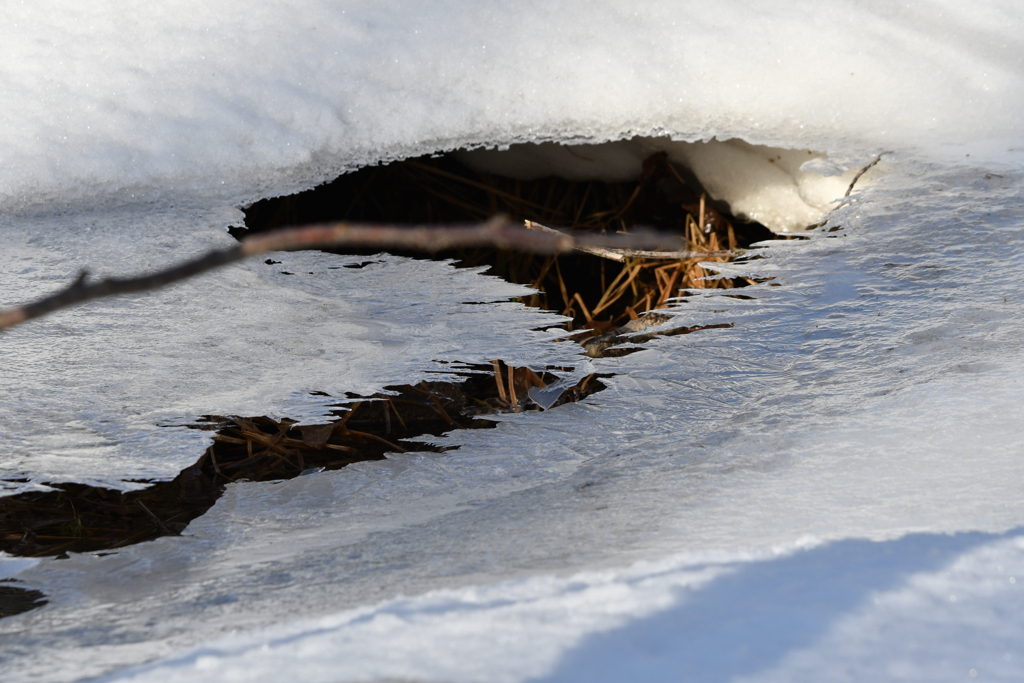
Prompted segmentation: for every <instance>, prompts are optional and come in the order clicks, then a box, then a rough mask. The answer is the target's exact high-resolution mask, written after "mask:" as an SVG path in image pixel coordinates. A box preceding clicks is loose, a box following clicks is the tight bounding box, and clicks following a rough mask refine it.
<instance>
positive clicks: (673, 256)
mask: <svg viewBox="0 0 1024 683" xmlns="http://www.w3.org/2000/svg"><path fill="white" fill-rule="evenodd" d="M525 223H526V227H527V228H529V229H530V230H537V231H540V232H543V233H547V234H550V235H565V234H566V233H564V232H562V231H560V230H555V229H553V228H549V227H547V226H546V225H541V224H540V223H536V222H534V221H525ZM615 234H617V235H620V236H621V237H628V236H629V235H623V234H622V233H615ZM609 236H610V235H609ZM677 239H678V237H677ZM576 249H577V250H578V251H584V252H586V253H588V254H593V255H594V256H600V257H602V258H606V259H611V260H612V261H620V262H621V261H625V260H626V259H627V258H644V259H660V260H663V261H682V260H683V259H691V258H708V257H711V256H740V255H742V254H743V251H742V250H740V249H730V250H724V249H723V250H719V251H645V250H640V249H628V248H616V247H589V246H577V247H576Z"/></svg>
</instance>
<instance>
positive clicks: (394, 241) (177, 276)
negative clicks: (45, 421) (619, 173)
mask: <svg viewBox="0 0 1024 683" xmlns="http://www.w3.org/2000/svg"><path fill="white" fill-rule="evenodd" d="M548 230H550V229H548ZM679 240H680V238H679V236H678V235H672V234H667V233H655V232H637V233H633V234H629V235H624V234H599V233H575V234H571V235H570V234H566V233H563V232H558V231H555V230H550V231H549V232H548V231H538V230H527V229H525V228H523V227H522V226H520V225H519V224H518V223H515V222H513V221H511V220H510V219H508V218H505V217H500V216H499V217H496V218H493V219H491V220H490V221H488V222H486V223H481V224H478V225H470V226H409V227H405V226H398V225H372V224H360V223H324V224H318V225H310V226H306V227H300V228H289V229H284V230H275V231H273V232H267V233H261V234H258V235H253V236H250V237H247V238H245V239H244V240H242V242H241V244H239V245H238V246H234V247H230V248H228V249H219V250H216V251H211V252H209V253H207V254H205V255H203V256H201V257H199V258H196V259H193V260H190V261H186V262H184V263H181V264H178V265H176V266H172V267H170V268H167V269H165V270H161V271H157V272H155V273H150V274H148V275H142V276H139V277H127V278H107V279H104V280H100V281H98V282H89V281H88V273H87V272H85V271H83V272H82V274H81V275H79V276H78V278H77V279H76V280H75V281H74V282H73V283H71V284H70V285H69V286H68V287H67V288H65V289H63V290H61V291H59V292H56V293H55V294H51V295H49V296H46V297H43V298H42V299H38V300H36V301H34V302H31V303H28V304H25V305H24V306H20V307H18V308H12V309H9V310H6V311H0V330H4V329H6V328H8V327H12V326H14V325H17V324H19V323H22V322H25V321H26V320H31V319H33V318H38V317H41V316H43V315H46V314H48V313H52V312H53V311H57V310H60V309H62V308H68V307H70V306H74V305H76V304H80V303H84V302H86V301H91V300H92V299H99V298H101V297H108V296H117V295H120V294H131V293H135V292H144V291H148V290H151V289H158V288H160V287H164V286H166V285H169V284H171V283H173V282H178V281H179V280H184V279H186V278H190V277H193V276H195V275H199V274H200V273H204V272H206V271H208V270H212V269H214V268H218V267H220V266H224V265H227V264H229V263H234V262H235V261H240V260H242V259H244V258H248V257H250V256H258V255H260V254H266V253H268V252H272V251H300V250H303V249H319V248H326V247H370V248H380V249H407V250H411V251H423V252H438V251H443V250H446V249H453V248H465V247H494V248H498V249H507V250H510V251H523V252H533V253H540V254H556V253H565V252H568V251H572V250H573V249H583V250H590V251H592V250H594V249H605V250H618V251H622V250H643V249H649V250H653V249H666V250H672V249H675V248H677V247H678V246H679ZM635 253H637V254H639V253H649V254H651V256H649V258H662V256H661V253H660V252H653V251H652V252H639V251H637V252H635ZM676 253H686V252H673V254H672V255H668V254H666V257H669V258H678V257H677V256H675V255H674V254H676ZM694 253H695V254H697V255H699V256H701V257H703V256H714V255H717V252H694ZM654 254H658V256H654ZM690 258H692V257H690Z"/></svg>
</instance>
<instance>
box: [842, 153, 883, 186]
mask: <svg viewBox="0 0 1024 683" xmlns="http://www.w3.org/2000/svg"><path fill="white" fill-rule="evenodd" d="M886 154H892V152H882V153H881V154H879V155H878V156H877V157H875V160H874V161H872V162H871V163H870V164H868V165H867V166H865V167H864V168H862V169H860V171H858V172H857V175H855V176H853V180H851V181H850V186H849V187H848V188H846V194H844V195H843V196H844V197H849V196H850V193H851V192H853V186H854V185H856V184H857V181H858V180H860V177H861V176H862V175H864V174H865V173H867V172H868V169H870V168H871V167H872V166H874V165H875V164H877V163H878V162H879V161H881V160H882V157H883V156H885V155H886Z"/></svg>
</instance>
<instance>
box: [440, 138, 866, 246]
mask: <svg viewBox="0 0 1024 683" xmlns="http://www.w3.org/2000/svg"><path fill="white" fill-rule="evenodd" d="M657 152H665V153H667V154H668V158H669V161H670V162H672V163H674V164H678V165H680V166H682V167H684V168H686V169H689V170H690V171H691V172H692V173H693V174H694V175H695V176H696V177H697V180H698V181H700V183H701V185H702V186H703V187H704V188H705V189H706V190H707V191H708V193H709V194H710V195H711V197H712V198H714V199H718V200H721V201H724V202H726V203H727V204H728V205H729V208H730V209H731V210H732V213H733V214H735V215H737V216H740V217H742V218H748V219H750V220H755V221H758V222H759V223H761V224H763V225H765V226H766V227H768V228H769V229H771V230H773V231H774V232H795V231H800V230H804V229H806V228H807V227H809V226H811V225H813V224H815V223H819V222H820V221H821V220H822V219H823V218H824V217H825V216H826V215H827V214H828V212H829V211H831V210H833V209H834V208H836V206H837V204H838V202H839V201H840V200H841V199H842V198H843V197H844V196H845V194H846V192H847V190H848V189H849V187H850V184H851V182H852V181H853V179H854V177H855V176H856V175H857V174H858V173H859V172H860V169H861V166H863V163H862V164H861V165H860V166H857V165H853V166H845V167H844V166H839V165H838V164H836V163H835V162H829V160H828V156H827V155H826V154H824V153H822V152H814V151H811V150H803V149H782V148H777V147H767V146H765V145H752V144H750V143H747V142H744V141H743V140H738V139H732V140H715V139H711V140H708V141H707V142H684V141H676V140H671V139H669V138H652V137H634V138H631V139H628V140H619V141H616V142H607V143H604V144H579V145H565V144H557V143H553V142H546V143H540V144H529V143H526V144H517V145H511V146H509V147H507V148H504V149H475V150H471V151H462V152H457V153H456V155H455V156H456V158H457V159H459V161H461V162H463V163H464V164H466V165H467V166H469V167H470V168H473V169H475V170H478V171H486V172H489V173H495V174H498V175H503V176H506V177H509V178H517V179H519V180H534V179H536V178H543V177H547V176H559V177H562V178H566V179H568V180H577V181H580V180H600V181H604V182H622V181H630V180H636V179H637V178H639V177H640V171H641V167H642V165H643V161H644V159H646V158H647V157H649V156H650V155H651V154H654V153H657ZM870 179H871V178H870V176H868V177H864V178H862V179H860V181H859V182H863V183H864V184H865V185H866V184H867V183H868V181H870Z"/></svg>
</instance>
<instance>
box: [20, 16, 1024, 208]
mask: <svg viewBox="0 0 1024 683" xmlns="http://www.w3.org/2000/svg"><path fill="white" fill-rule="evenodd" d="M4 13H5V22H4V26H3V28H2V29H0V31H2V33H0V65H3V66H2V67H0V98H2V100H3V102H4V107H3V108H2V110H0V207H3V208H4V209H5V210H8V211H11V210H18V211H21V210H27V209H29V208H31V207H37V208H38V207H42V208H45V207H48V206H49V207H52V206H54V205H65V206H72V207H73V206H87V207H95V206H97V205H101V206H102V205H109V204H116V203H123V202H126V201H127V202H132V201H140V200H142V201H157V200H159V201H163V202H170V203H179V202H195V201H197V200H201V201H204V202H209V201H216V202H222V203H223V204H229V205H230V204H244V203H247V202H251V201H253V200H255V199H258V198H260V197H262V196H267V195H274V194H280V193H284V192H290V191H294V190H295V189H298V188H306V187H310V186H312V185H315V184H317V183H319V182H323V181H325V180H328V179H331V178H333V177H335V176H336V175H338V174H339V173H340V172H342V171H345V170H351V169H353V168H356V167H358V166H362V165H365V164H368V163H376V162H378V161H381V160H388V159H393V158H399V157H406V156H414V155H419V154H427V153H433V152H436V151H440V150H449V149H455V148H458V147H462V146H467V145H468V146H477V145H508V144H512V143H515V142H542V141H545V140H557V141H570V142H572V141H575V142H604V141H609V140H618V139H622V138H627V137H630V136H632V135H664V134H668V135H671V136H673V137H676V138H678V139H681V140H688V141H694V140H709V139H711V138H712V137H717V138H718V139H719V140H724V139H731V138H741V139H743V140H746V141H747V142H749V143H752V144H766V145H772V146H779V147H794V146H795V147H797V148H801V149H815V150H821V151H826V152H828V153H829V154H834V155H840V156H841V157H845V156H853V157H856V158H858V159H859V158H860V157H862V156H864V155H870V154H873V153H878V152H881V151H884V150H887V149H895V150H896V151H909V150H916V151H918V152H921V153H925V154H927V155H929V156H931V157H933V158H934V157H949V156H957V157H962V155H963V154H965V153H971V154H974V158H976V159H977V158H979V157H982V156H983V157H985V158H988V159H991V158H994V157H1002V156H1005V155H1006V154H1007V148H1013V147H1014V145H1015V144H1016V141H1017V140H1018V139H1019V135H1018V134H1019V130H1020V127H1019V123H1018V115H1017V112H1019V111H1020V110H1021V109H1022V104H1024V78H1022V75H1024V74H1022V69H1024V64H1022V62H1021V54H1022V51H1024V50H1022V48H1024V37H1022V34H1021V32H1020V31H1019V30H1017V29H1018V28H1019V22H1020V10H1019V7H1018V4H1017V3H1014V2H1010V1H995V0H994V1H991V2H986V3H984V4H983V5H981V6H978V5H976V4H973V5H971V6H966V5H964V4H963V3H957V2H953V1H952V0H937V1H933V2H922V3H916V4H913V5H906V6H902V5H901V6H897V5H893V4H892V3H889V2H879V1H869V2H863V1H857V2H855V1H853V0H829V1H826V2H812V1H810V0H800V1H798V2H789V3H786V5H785V6H779V5H775V4H761V3H751V2H749V1H747V0H724V1H723V2H716V3H713V4H712V3H696V2H688V3H685V4H679V3H675V2H663V1H661V0H638V1H637V2H633V3H629V4H628V5H623V4H622V3H619V2H610V1H608V0H598V1H596V2H586V3H580V2H560V3H554V4H552V3H548V2H539V1H534V0H528V1H527V2H517V3H479V2H472V1H471V0H445V1H444V2H439V3H431V4H428V5H420V6H416V7H411V6H405V5H396V4H393V3H390V2H379V1H377V0H350V1H348V2H345V3H342V4H339V3H336V2H330V1H329V0H316V1H313V2H307V3H304V4H303V6H302V8H301V11H300V10H298V9H296V8H294V7H292V6H290V5H287V4H281V3H271V2H254V3H253V2H250V3H235V2H220V3H216V4H215V5H210V4H201V3H196V2H194V1H192V0H171V1H170V2H166V3H161V5H160V6H159V7H150V6H141V5H139V4H138V3H137V2H135V1H134V0H99V1H97V2H90V3H86V4H83V3H76V2H72V1H71V0H42V1H41V2H33V3H7V4H6V5H5V7H4ZM1016 149H1019V146H1018V147H1017V148H1016Z"/></svg>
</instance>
